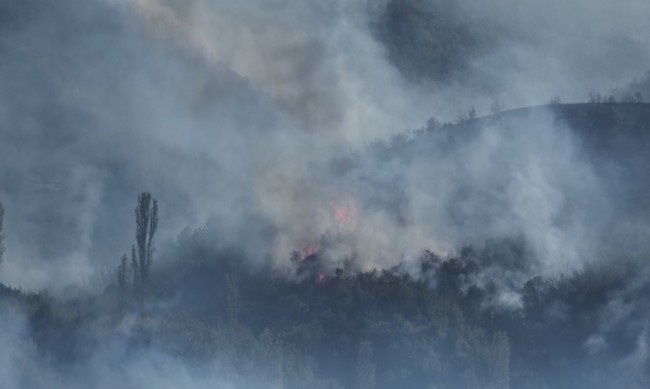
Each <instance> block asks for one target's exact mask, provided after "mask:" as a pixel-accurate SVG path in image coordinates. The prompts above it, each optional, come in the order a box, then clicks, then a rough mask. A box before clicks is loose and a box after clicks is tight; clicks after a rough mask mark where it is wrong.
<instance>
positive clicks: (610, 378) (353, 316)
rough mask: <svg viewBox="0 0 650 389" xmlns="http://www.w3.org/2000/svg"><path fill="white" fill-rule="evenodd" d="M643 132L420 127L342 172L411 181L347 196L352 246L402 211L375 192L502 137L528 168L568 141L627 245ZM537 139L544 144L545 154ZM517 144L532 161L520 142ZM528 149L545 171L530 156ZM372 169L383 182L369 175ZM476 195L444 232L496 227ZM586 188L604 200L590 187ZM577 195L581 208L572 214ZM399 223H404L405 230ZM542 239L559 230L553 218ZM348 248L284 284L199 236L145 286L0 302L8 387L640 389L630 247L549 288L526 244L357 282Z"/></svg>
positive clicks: (290, 275) (556, 126) (637, 278)
mask: <svg viewBox="0 0 650 389" xmlns="http://www.w3.org/2000/svg"><path fill="white" fill-rule="evenodd" d="M648 119H650V106H649V105H645V104H634V105H633V104H615V105H604V104H598V105H595V104H572V105H558V106H552V107H539V108H525V109H519V110H514V111H508V112H503V113H500V114H497V115H494V116H488V117H484V118H479V119H476V120H472V121H468V122H465V123H460V124H458V125H444V126H440V127H436V128H429V129H427V130H426V131H420V132H418V133H417V134H416V135H415V136H414V137H412V138H411V139H410V140H409V139H408V138H400V139H398V140H394V141H393V143H392V144H391V145H384V146H381V147H380V145H373V146H372V147H370V150H369V152H370V153H371V154H370V157H368V158H364V159H363V161H364V162H363V163H357V164H351V165H350V166H352V167H351V168H348V169H343V170H342V173H340V179H341V180H342V181H345V180H346V177H348V176H350V175H354V176H356V175H357V174H361V173H359V172H362V173H363V174H364V175H365V174H368V173H369V172H370V171H382V172H384V173H386V172H388V171H389V170H387V169H388V168H387V166H389V165H390V164H394V163H395V161H396V160H399V161H400V163H399V166H400V167H403V168H408V169H407V170H401V169H398V170H396V171H395V170H394V171H393V173H394V174H395V176H387V177H380V176H377V178H376V179H375V180H374V181H372V180H373V179H374V178H373V177H368V178H367V180H368V181H367V182H370V183H371V184H372V185H375V186H376V189H378V190H375V191H372V192H368V191H364V192H362V193H358V194H357V193H355V195H358V196H357V197H356V199H357V201H358V202H359V204H362V205H361V206H360V210H359V213H360V220H359V223H360V226H359V230H358V231H362V230H363V228H364V227H363V226H362V225H361V224H363V223H364V220H363V215H364V212H370V211H369V209H370V210H371V209H372V207H379V206H381V204H388V201H389V200H390V201H392V202H393V203H392V207H393V208H392V211H391V212H394V213H393V215H394V216H395V217H398V216H399V215H400V212H401V211H400V210H404V209H406V208H404V207H405V206H404V205H400V201H401V200H400V198H399V196H398V195H396V194H394V193H393V192H391V191H392V190H393V189H392V188H394V186H391V187H390V188H389V187H387V186H386V187H384V186H383V185H384V184H385V183H386V182H392V183H394V182H404V180H405V179H404V178H403V176H404V175H405V174H407V173H408V172H409V171H413V170H417V169H420V168H421V166H425V167H427V166H429V167H430V166H431V164H432V161H433V162H437V163H444V164H448V163H449V162H455V161H456V159H455V155H456V154H461V155H463V160H467V159H466V158H464V154H466V153H468V152H471V153H474V152H481V151H482V150H483V147H485V146H482V148H475V147H469V149H466V147H467V145H472V144H473V142H476V141H477V140H481V141H480V144H481V145H484V144H485V141H486V139H487V140H488V142H487V144H490V142H489V139H492V138H490V137H493V136H498V134H496V133H497V132H499V131H500V132H502V134H505V135H507V136H510V135H512V134H513V132H514V131H521V132H523V134H521V135H523V136H524V138H518V137H515V138H514V139H517V140H516V142H514V143H513V144H508V143H504V142H498V143H497V144H498V145H499V146H498V147H497V148H496V150H492V149H491V148H490V150H491V153H492V154H493V155H494V156H495V157H496V156H499V155H500V153H501V152H502V151H503V152H506V151H509V150H512V149H511V148H510V147H514V146H521V147H523V148H524V151H525V152H526V153H525V156H526V157H528V156H533V157H535V156H536V157H537V158H540V157H541V156H546V153H549V152H550V151H551V150H553V149H554V148H560V149H561V148H562V144H563V143H557V142H559V141H566V142H570V143H571V148H570V152H568V151H565V152H562V153H560V154H559V155H551V156H550V159H551V160H557V158H565V157H566V156H567V155H569V156H570V158H568V159H566V161H569V162H572V163H575V164H576V165H575V166H578V167H579V165H580V164H588V166H589V167H590V169H586V170H585V172H587V173H589V174H592V175H593V176H591V177H582V178H581V179H586V180H590V179H596V178H598V179H602V180H608V182H613V183H614V184H613V186H612V187H609V186H608V187H607V191H605V192H603V193H604V196H606V199H610V197H608V196H612V197H611V198H615V199H617V200H620V204H619V203H615V204H614V203H611V207H612V208H610V209H616V210H622V211H624V212H622V213H621V212H619V213H616V216H617V217H616V218H610V217H607V218H606V219H605V222H606V226H607V227H608V228H611V230H608V232H610V233H611V232H612V231H616V228H623V227H621V226H623V225H628V224H626V223H629V218H638V220H637V222H636V223H637V224H636V226H637V228H638V223H640V222H641V221H643V220H644V215H645V214H646V212H647V210H648V208H647V207H646V206H645V205H644V203H643V201H645V200H644V197H646V196H645V193H647V191H646V189H647V186H648V182H647V180H645V179H644V178H645V177H646V176H645V171H646V166H648V160H647V158H648V157H647V156H646V153H645V152H644V151H645V150H647V146H648V141H650V136H649V135H648V131H647V127H648V126H649V124H648V123H650V121H649V120H648ZM531 128H532V129H534V130H535V131H542V130H544V129H551V130H552V131H553V133H552V134H551V135H552V139H551V141H549V140H548V139H547V138H546V136H543V134H539V133H536V132H531V131H530V129H531ZM527 129H528V130H527ZM551 130H549V131H551ZM547 135H548V134H547ZM486 136H487V138H485V137H486ZM528 136H531V137H532V141H533V142H532V144H529V143H527V142H524V140H525V139H528V138H526V137H528ZM499 139H500V138H499ZM502 147H504V149H502ZM538 148H541V149H542V150H543V151H544V153H545V154H537V155H536V154H534V150H537V149H538ZM529 152H530V153H532V154H529ZM567 153H568V154H567ZM524 160H525V159H516V160H515V161H517V162H520V161H524ZM544 161H546V160H544ZM366 163H369V164H376V165H377V166H374V167H373V168H372V169H373V170H369V169H370V168H368V167H366V165H365V164H366ZM503 166H509V167H511V168H512V170H511V171H509V172H507V173H508V175H507V177H510V175H516V174H517V172H518V171H519V170H518V169H519V165H516V164H513V161H510V160H509V161H508V163H507V164H505V165H504V164H502V163H497V164H496V165H495V166H494V167H492V166H485V168H486V169H487V170H482V171H481V174H482V175H486V172H490V171H491V169H493V168H494V169H496V170H498V169H499V168H502V167H503ZM541 166H545V165H543V164H542V165H541ZM553 166H554V165H553ZM561 166H565V165H561ZM374 169H378V170H374ZM409 169H410V170H409ZM463 169H465V168H464V167H462V166H459V167H457V171H458V174H469V173H470V172H468V171H465V172H464V171H463ZM425 171H427V170H426V169H425ZM552 173H553V176H555V175H562V174H564V173H563V172H562V171H557V170H552ZM487 176H488V177H493V178H494V179H495V182H496V184H497V187H500V186H501V185H503V184H505V185H509V184H508V182H509V181H507V180H506V179H505V178H504V176H500V175H495V174H492V173H490V174H487ZM418 178H420V177H418ZM571 178H573V176H571ZM578 178H580V177H578ZM382 180H386V181H385V182H384V181H382ZM463 182H469V181H466V180H464V179H463ZM558 182H559V184H558V185H559V187H560V188H562V189H567V190H568V191H569V192H570V191H571V190H576V187H575V186H574V183H573V182H565V181H563V180H560V181H558ZM450 184H451V182H450ZM478 184H480V185H478V186H476V185H474V184H472V183H470V184H467V185H465V186H460V187H457V188H456V191H455V192H454V195H456V196H458V202H455V203H454V202H448V203H447V204H455V205H453V206H454V207H456V206H458V207H459V208H458V209H451V210H450V212H451V213H452V214H455V216H456V217H455V218H449V219H448V220H449V224H447V225H446V227H447V228H449V229H452V230H453V229H455V228H458V229H460V227H462V228H471V227H472V223H473V222H472V221H468V220H459V219H458V218H459V217H462V216H463V215H465V216H467V215H468V214H469V213H471V214H472V217H473V218H475V219H479V220H481V221H482V222H486V223H494V221H493V220H491V218H492V215H493V212H497V211H499V212H500V211H502V210H503V209H501V208H499V207H498V205H499V204H498V202H499V201H500V199H499V196H500V195H499V193H498V192H491V191H492V186H491V185H492V184H493V183H492V182H489V181H481V182H479V183H478ZM581 185H582V184H581ZM423 188H425V187H423ZM592 188H601V186H600V185H595V186H588V187H587V189H588V190H591V189H592ZM581 191H582V189H581ZM581 191H578V192H577V193H575V198H576V199H580V196H578V194H580V193H582V192H581ZM367 193H375V194H377V193H379V194H382V193H383V194H384V195H385V197H384V199H383V200H382V199H378V200H376V201H374V202H370V201H367V199H365V198H364V196H366V195H367ZM474 196H476V197H474ZM567 196H568V197H567V198H568V199H572V198H573V197H571V196H573V195H572V194H568V195H567ZM477 199H478V200H480V201H478V203H479V204H482V206H483V208H487V211H485V212H484V213H482V214H480V213H476V212H475V209H472V207H470V206H469V205H468V204H472V202H474V201H476V200H477ZM485 199H492V200H494V201H495V202H496V208H493V207H495V205H489V204H487V203H483V202H482V201H483V200H485ZM606 203H607V204H610V202H606ZM364 204H372V205H364ZM458 204H461V205H463V204H464V205H463V206H459V205H458ZM567 204H568V205H564V206H563V207H562V209H563V212H572V213H573V216H574V218H576V219H578V220H579V221H584V222H592V223H600V222H601V221H602V219H600V218H593V219H592V218H586V219H584V220H582V219H580V218H584V217H587V216H589V213H588V212H586V211H590V210H591V209H592V208H591V205H588V206H587V208H586V209H581V207H582V206H583V204H573V203H571V202H568V203H567ZM600 205H601V204H597V206H600ZM468 207H469V208H468ZM576 209H577V210H576ZM585 215H586V216H585ZM402 216H404V217H405V221H403V222H404V223H405V224H406V223H408V220H407V219H408V215H402ZM530 217H535V216H534V215H533V216H530ZM453 223H459V224H458V226H455V225H453ZM554 223H556V224H558V223H559V225H560V227H562V223H566V224H565V225H569V226H570V225H571V223H570V222H569V221H567V220H562V219H560V220H556V221H554ZM459 226H460V227H459ZM487 230H489V231H491V232H494V231H498V229H494V228H487ZM358 231H352V232H350V231H344V230H339V231H338V232H336V233H332V232H325V233H324V234H323V235H322V236H321V237H320V238H319V248H318V249H317V250H316V249H315V250H313V251H311V252H308V253H306V254H303V253H300V252H298V251H296V252H294V254H293V256H292V259H291V261H290V262H288V263H287V265H286V266H284V267H277V266H276V267H274V266H272V265H271V264H270V263H269V262H267V263H265V264H263V265H257V266H255V267H251V266H249V264H250V263H252V262H255V261H254V260H253V259H251V258H248V257H247V255H248V254H246V252H245V251H244V250H241V248H239V247H234V246H227V245H223V244H221V243H218V241H219V239H218V236H219V234H220V233H221V232H220V230H219V228H218V227H217V226H216V225H211V224H210V223H208V225H206V226H205V227H204V228H201V229H198V230H196V231H193V232H188V233H186V234H184V235H182V236H181V237H179V238H178V239H177V241H176V242H175V243H174V244H173V247H170V248H167V249H166V250H165V251H164V252H162V253H161V254H160V255H161V257H160V258H161V259H160V262H159V263H157V264H156V266H155V267H154V270H153V273H152V278H151V280H150V282H149V283H148V284H146V285H145V286H136V284H132V283H131V281H128V282H127V283H126V284H125V285H118V283H117V278H116V276H114V275H111V279H110V285H109V286H108V287H107V288H106V289H105V291H104V292H103V293H101V294H91V293H86V292H81V291H76V292H74V291H73V292H69V293H68V295H67V296H66V297H63V296H60V297H54V296H51V295H50V294H49V293H47V292H39V293H32V292H25V291H20V290H12V289H9V288H6V287H4V286H2V289H1V290H0V300H1V306H2V309H3V311H5V313H8V315H7V316H6V319H4V320H5V324H7V328H9V332H8V333H7V334H6V335H5V337H4V338H3V341H4V344H5V347H6V349H8V350H11V353H13V354H12V355H14V361H19V362H18V363H19V365H17V366H16V365H14V366H13V368H15V369H17V372H18V373H17V374H15V375H14V376H13V377H14V378H13V379H14V380H15V382H13V383H14V385H16V386H19V387H24V388H32V387H33V388H40V387H48V388H56V387H69V386H73V387H76V386H92V387H107V386H110V385H111V384H110V383H109V382H107V381H105V380H106V377H107V376H108V377H110V376H118V377H122V378H123V379H124V382H125V385H126V386H125V387H138V386H139V385H146V386H149V385H152V384H153V383H154V382H157V381H156V379H154V378H153V376H154V375H155V373H153V372H154V371H157V370H156V369H154V368H152V367H151V365H150V363H154V364H157V365H158V366H162V367H163V368H164V370H166V371H167V374H169V376H168V377H167V378H163V379H166V380H167V382H172V383H173V385H186V384H188V381H183V379H182V378H179V377H184V375H189V376H190V377H192V378H191V380H190V381H189V382H192V384H197V383H198V385H201V384H200V383H205V385H216V386H217V387H229V386H230V385H234V386H236V387H260V385H262V384H261V383H262V382H263V383H264V384H263V386H265V387H278V388H280V387H285V388H372V387H377V388H396V387H414V388H416V387H418V388H419V387H421V388H456V387H458V388H506V387H513V388H583V387H584V388H611V387H639V388H640V387H644V386H646V385H647V384H648V382H649V381H648V379H649V378H650V376H649V375H648V372H649V371H648V369H647V366H645V365H639V363H638V362H637V361H640V360H642V359H641V358H642V353H643V352H644V351H643V350H644V349H645V347H646V346H645V344H646V343H644V342H647V340H646V337H645V335H644V334H645V333H646V332H647V312H648V309H647V308H649V304H650V299H649V298H648V296H649V294H648V293H647V291H648V290H649V288H650V283H649V282H648V281H647V277H644V275H645V274H647V273H648V271H649V270H648V267H647V260H646V256H645V254H644V253H645V252H647V251H644V250H642V246H635V245H640V244H641V243H640V242H639V241H635V240H633V239H630V240H628V241H627V243H628V246H619V245H615V243H617V242H615V240H616V238H617V237H616V235H615V234H610V236H609V237H608V238H611V239H612V240H611V241H608V240H607V239H604V238H605V235H603V239H604V240H603V241H590V242H589V243H590V244H591V245H593V246H594V247H596V248H598V249H599V250H600V249H601V248H606V249H607V250H604V251H602V252H601V254H602V255H600V256H599V257H598V258H597V260H596V259H593V258H587V259H582V260H581V263H582V266H581V267H580V268H575V269H569V270H568V271H566V272H564V273H557V272H550V273H549V272H546V271H545V266H548V264H547V263H546V262H545V261H548V260H549V258H544V257H541V255H542V254H540V252H538V251H536V246H535V242H534V241H531V240H530V239H529V237H528V236H527V235H526V234H525V232H526V231H523V232H522V233H520V234H509V232H510V231H509V230H503V231H502V232H503V233H502V234H500V235H499V234H490V235H485V234H475V235H472V236H470V237H472V238H475V239H476V240H477V242H467V244H465V245H461V246H458V247H457V249H456V250H454V251H453V252H449V253H447V254H441V253H435V252H434V251H430V250H424V249H425V248H426V247H417V248H415V251H417V252H419V254H418V256H417V258H415V259H414V260H412V261H406V262H399V261H396V262H395V263H394V265H392V266H390V267H386V268H385V269H384V270H381V269H377V270H371V271H368V270H362V269H361V268H360V266H361V263H360V261H361V258H360V257H358V256H357V255H356V254H354V253H353V254H352V255H348V256H347V257H346V258H344V259H345V260H344V261H342V262H341V261H340V260H341V259H340V258H333V254H332V253H336V252H341V251H340V250H339V251H337V250H338V249H339V248H340V247H341V245H343V246H345V245H351V243H350V242H351V241H354V239H356V238H354V236H355V234H357V233H358ZM599 231H600V230H599ZM215 237H216V239H215ZM479 238H485V239H484V240H482V241H478V239H479ZM566 239H567V240H566V242H572V241H570V240H568V239H569V237H567V238H566ZM576 239H577V238H576ZM352 247H361V246H358V245H356V246H355V245H352ZM639 250H640V252H641V255H638V252H639ZM578 253H580V252H578ZM610 255H613V256H610ZM332 261H334V262H332ZM337 261H338V262H337ZM339 265H340V266H339ZM128 279H129V280H130V277H129V278H128ZM16 318H21V319H16ZM17 323H19V324H17ZM24 344H32V345H33V347H24ZM13 363H16V362H13ZM106 371H108V372H110V374H106Z"/></svg>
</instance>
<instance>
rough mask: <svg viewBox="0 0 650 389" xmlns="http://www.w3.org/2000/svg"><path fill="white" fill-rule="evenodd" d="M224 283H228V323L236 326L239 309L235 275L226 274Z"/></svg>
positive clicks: (239, 303)
mask: <svg viewBox="0 0 650 389" xmlns="http://www.w3.org/2000/svg"><path fill="white" fill-rule="evenodd" d="M226 283H227V284H228V316H229V317H230V324H231V325H232V326H233V327H237V324H238V323H239V311H240V310H241V302H240V301H239V288H238V287H237V276H235V275H233V274H231V273H228V274H226Z"/></svg>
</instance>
